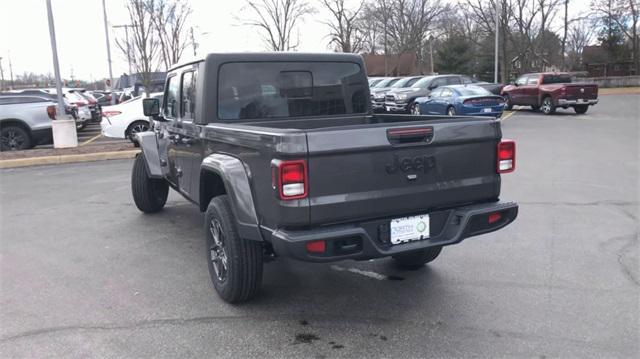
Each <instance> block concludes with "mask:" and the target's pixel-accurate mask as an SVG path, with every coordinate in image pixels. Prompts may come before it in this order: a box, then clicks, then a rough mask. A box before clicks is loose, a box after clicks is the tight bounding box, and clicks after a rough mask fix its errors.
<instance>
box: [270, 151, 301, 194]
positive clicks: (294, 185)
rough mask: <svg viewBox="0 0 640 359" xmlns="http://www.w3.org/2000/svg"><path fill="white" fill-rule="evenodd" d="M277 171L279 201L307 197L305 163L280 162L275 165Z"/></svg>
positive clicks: (299, 161)
mask: <svg viewBox="0 0 640 359" xmlns="http://www.w3.org/2000/svg"><path fill="white" fill-rule="evenodd" d="M277 169H278V176H277V177H278V193H279V194H280V198H281V199H284V200H290V199H300V198H305V197H306V196H307V162H306V161H304V160H298V161H282V162H279V163H278V164H277ZM274 170H275V169H274ZM274 177H275V176H274ZM274 182H275V181H274Z"/></svg>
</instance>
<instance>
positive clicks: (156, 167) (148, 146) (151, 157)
mask: <svg viewBox="0 0 640 359" xmlns="http://www.w3.org/2000/svg"><path fill="white" fill-rule="evenodd" d="M136 137H137V138H138V143H139V144H140V149H141V150H142V153H143V154H144V159H145V163H146V165H147V173H148V174H149V177H151V178H164V175H165V173H164V171H165V170H163V166H162V162H161V161H160V151H159V150H158V138H157V137H156V134H155V132H151V131H149V132H140V133H138V134H136ZM164 167H165V168H166V166H164Z"/></svg>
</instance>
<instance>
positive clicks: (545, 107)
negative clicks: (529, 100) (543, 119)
mask: <svg viewBox="0 0 640 359" xmlns="http://www.w3.org/2000/svg"><path fill="white" fill-rule="evenodd" d="M540 110H541V111H542V113H544V114H545V115H553V114H554V113H555V112H556V106H554V104H553V100H551V97H549V96H547V97H545V98H544V99H542V106H540Z"/></svg>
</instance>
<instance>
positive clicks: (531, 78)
mask: <svg viewBox="0 0 640 359" xmlns="http://www.w3.org/2000/svg"><path fill="white" fill-rule="evenodd" d="M537 84H538V76H537V75H531V76H529V79H528V80H527V85H537Z"/></svg>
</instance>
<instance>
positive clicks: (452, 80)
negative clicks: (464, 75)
mask: <svg viewBox="0 0 640 359" xmlns="http://www.w3.org/2000/svg"><path fill="white" fill-rule="evenodd" d="M459 84H460V78H459V77H458V76H451V77H447V85H459Z"/></svg>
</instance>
